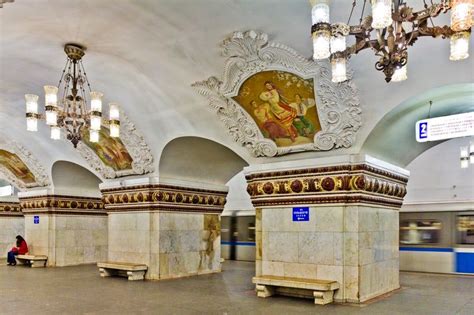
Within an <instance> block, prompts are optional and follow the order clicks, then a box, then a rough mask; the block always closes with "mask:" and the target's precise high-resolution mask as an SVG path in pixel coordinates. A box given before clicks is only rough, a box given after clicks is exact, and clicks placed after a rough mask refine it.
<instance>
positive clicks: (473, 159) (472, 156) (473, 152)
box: [469, 141, 474, 164]
mask: <svg viewBox="0 0 474 315" xmlns="http://www.w3.org/2000/svg"><path fill="white" fill-rule="evenodd" d="M469 162H470V163H471V164H474V141H471V142H470V143H469Z"/></svg>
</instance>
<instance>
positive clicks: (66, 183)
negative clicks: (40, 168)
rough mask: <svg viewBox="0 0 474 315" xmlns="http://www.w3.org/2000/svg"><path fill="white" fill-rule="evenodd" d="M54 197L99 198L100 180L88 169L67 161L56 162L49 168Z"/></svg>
mask: <svg viewBox="0 0 474 315" xmlns="http://www.w3.org/2000/svg"><path fill="white" fill-rule="evenodd" d="M51 178H52V179H53V189H54V194H55V195H71V196H84V197H101V196H102V195H101V193H100V190H99V184H100V183H102V181H101V179H100V178H98V177H97V176H96V175H94V174H93V173H92V172H91V171H89V170H88V169H86V168H84V167H82V166H80V165H77V164H75V163H72V162H68V161H56V162H55V163H54V164H53V166H52V168H51Z"/></svg>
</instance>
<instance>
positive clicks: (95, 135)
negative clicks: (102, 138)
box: [89, 129, 99, 143]
mask: <svg viewBox="0 0 474 315" xmlns="http://www.w3.org/2000/svg"><path fill="white" fill-rule="evenodd" d="M89 141H90V142H92V143H97V142H99V132H98V131H97V130H93V129H90V130H89Z"/></svg>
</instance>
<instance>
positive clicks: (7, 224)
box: [0, 197, 25, 258]
mask: <svg viewBox="0 0 474 315" xmlns="http://www.w3.org/2000/svg"><path fill="white" fill-rule="evenodd" d="M24 234H25V220H24V219H23V213H22V212H21V207H20V203H19V201H18V199H16V198H10V197H2V198H0V258H4V257H7V252H8V251H9V250H10V249H11V248H12V247H13V246H15V242H16V239H15V237H16V236H17V235H24Z"/></svg>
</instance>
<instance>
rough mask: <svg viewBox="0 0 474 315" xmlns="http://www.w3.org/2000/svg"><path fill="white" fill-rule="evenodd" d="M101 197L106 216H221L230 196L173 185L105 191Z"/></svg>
mask: <svg viewBox="0 0 474 315" xmlns="http://www.w3.org/2000/svg"><path fill="white" fill-rule="evenodd" d="M102 195H103V200H104V205H105V209H106V211H107V212H109V211H110V212H112V211H114V212H117V211H144V210H161V211H180V212H203V213H221V212H222V211H223V210H224V205H225V198H226V196H227V192H226V191H217V190H205V189H195V188H187V187H178V186H171V185H144V186H134V187H126V188H113V189H104V190H102Z"/></svg>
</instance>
